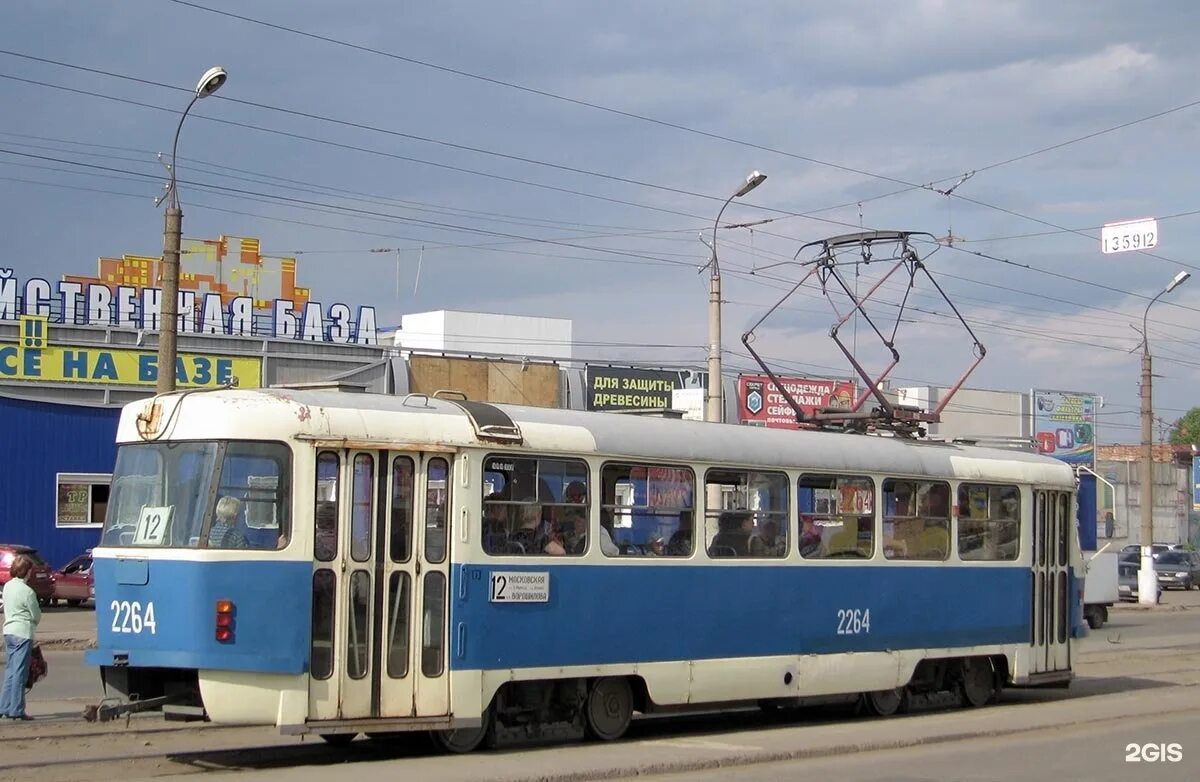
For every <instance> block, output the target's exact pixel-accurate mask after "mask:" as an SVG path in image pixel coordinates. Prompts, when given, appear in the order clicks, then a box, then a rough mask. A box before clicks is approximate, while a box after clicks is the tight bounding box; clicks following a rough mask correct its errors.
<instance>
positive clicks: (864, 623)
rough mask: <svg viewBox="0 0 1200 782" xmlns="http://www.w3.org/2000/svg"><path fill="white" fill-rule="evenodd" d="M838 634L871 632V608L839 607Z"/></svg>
mask: <svg viewBox="0 0 1200 782" xmlns="http://www.w3.org/2000/svg"><path fill="white" fill-rule="evenodd" d="M837 615H838V624H837V634H838V635H865V634H866V633H869V632H871V609H869V608H839V609H838V612H837Z"/></svg>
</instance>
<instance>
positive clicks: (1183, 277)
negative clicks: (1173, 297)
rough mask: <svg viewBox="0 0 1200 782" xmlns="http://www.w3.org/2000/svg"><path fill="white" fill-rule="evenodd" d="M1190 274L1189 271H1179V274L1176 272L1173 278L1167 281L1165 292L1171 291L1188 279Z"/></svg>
mask: <svg viewBox="0 0 1200 782" xmlns="http://www.w3.org/2000/svg"><path fill="white" fill-rule="evenodd" d="M1191 276H1192V273H1191V272H1180V273H1179V274H1176V275H1175V279H1173V280H1171V281H1170V282H1169V283H1167V293H1170V292H1171V291H1173V290H1175V289H1176V288H1178V287H1179V286H1180V285H1183V284H1184V283H1185V282H1187V281H1188V279H1189V278H1190V277H1191Z"/></svg>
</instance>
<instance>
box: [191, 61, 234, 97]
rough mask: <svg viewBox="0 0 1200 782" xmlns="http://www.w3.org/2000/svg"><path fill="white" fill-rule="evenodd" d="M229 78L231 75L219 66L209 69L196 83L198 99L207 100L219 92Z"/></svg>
mask: <svg viewBox="0 0 1200 782" xmlns="http://www.w3.org/2000/svg"><path fill="white" fill-rule="evenodd" d="M228 78H229V74H228V73H226V72H225V69H224V68H222V67H221V66H219V65H216V66H214V67H212V68H209V69H208V70H207V71H205V72H204V75H203V76H201V77H200V81H198V82H196V97H197V98H207V97H208V96H209V95H212V94H213V93H214V92H216V91H217V90H219V89H221V85H222V84H224V83H225V80H226V79H228Z"/></svg>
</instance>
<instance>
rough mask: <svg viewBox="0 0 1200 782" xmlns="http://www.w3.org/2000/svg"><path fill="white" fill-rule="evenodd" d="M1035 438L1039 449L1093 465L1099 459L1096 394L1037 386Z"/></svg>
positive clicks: (1035, 391)
mask: <svg viewBox="0 0 1200 782" xmlns="http://www.w3.org/2000/svg"><path fill="white" fill-rule="evenodd" d="M1030 397H1031V401H1032V402H1033V439H1034V441H1035V442H1036V443H1037V449H1038V453H1041V454H1045V455H1047V456H1053V457H1054V458H1055V459H1061V460H1063V461H1064V462H1067V463H1068V464H1076V465H1085V466H1088V467H1091V466H1093V465H1094V463H1095V461H1096V409H1097V407H1098V405H1097V397H1096V395H1095V394H1090V393H1083V392H1078V391H1045V390H1039V389H1036V388H1035V389H1033V391H1031V392H1030Z"/></svg>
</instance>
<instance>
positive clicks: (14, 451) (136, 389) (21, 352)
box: [0, 318, 392, 568]
mask: <svg viewBox="0 0 1200 782" xmlns="http://www.w3.org/2000/svg"><path fill="white" fill-rule="evenodd" d="M31 328H32V327H31V323H30V319H28V318H22V319H17V320H8V321H6V320H0V426H3V430H4V433H5V435H6V437H5V441H6V443H5V444H6V447H5V448H3V449H0V495H2V496H3V497H4V499H5V502H4V505H3V508H2V509H0V543H8V544H20V545H26V546H32V547H34V548H36V549H37V550H38V551H39V553H40V554H41V555H42V557H43V558H44V559H45V560H46V561H47V562H48V563H49V564H50V566H51V567H54V568H60V567H62V566H63V565H65V564H66V563H68V562H69V561H70V560H71V559H73V558H74V557H76V556H77V555H79V554H81V553H83V552H84V551H86V550H87V549H89V548H91V547H93V546H95V545H96V544H97V543H98V542H99V540H100V532H101V528H102V526H103V523H104V514H105V511H106V509H107V506H108V492H109V484H110V482H111V479H112V469H113V465H114V463H115V461H116V453H117V449H116V444H115V440H116V432H117V421H118V419H119V417H120V414H121V407H122V406H123V405H125V404H127V403H129V402H132V401H135V400H138V399H143V398H146V397H148V396H150V395H152V394H153V393H154V384H153V382H146V380H145V379H144V377H141V376H139V373H138V369H139V364H143V363H144V362H146V361H149V360H151V357H153V356H155V353H156V350H157V345H156V342H155V335H154V334H145V333H142V332H139V331H138V330H136V329H120V328H116V327H102V326H63V325H60V324H56V323H55V322H54V320H53V318H51V319H50V322H49V323H48V324H47V323H46V322H45V321H43V322H42V326H41V328H42V330H43V337H42V339H41V340H40V341H38V342H34V343H32V344H34V345H38V347H26V346H25V344H24V343H25V338H24V334H25V332H28V331H30V330H31ZM19 336H20V339H18V337H19ZM34 351H36V354H35V353H34ZM179 351H180V354H181V356H184V357H185V358H184V360H186V361H188V362H190V363H189V365H191V364H197V365H199V366H201V367H202V366H204V362H205V361H207V362H209V364H210V365H211V366H214V367H215V366H222V367H230V368H231V369H230V370H229V371H230V372H232V374H233V376H234V377H236V379H237V383H238V386H239V387H243V388H257V387H260V386H268V385H274V384H292V383H312V382H320V381H333V380H336V381H338V382H345V383H352V384H357V385H361V386H365V387H367V388H368V389H370V390H372V391H376V392H383V393H387V392H390V391H391V390H392V389H391V386H392V382H391V377H392V369H391V362H390V360H389V359H388V352H389V350H388V348H386V347H380V346H374V345H372V346H365V345H352V344H337V343H331V342H315V341H313V342H310V341H301V340H296V339H286V338H285V339H270V338H267V339H264V338H262V337H240V336H228V335H200V334H180V335H179ZM84 366H86V367H88V370H87V371H86V372H85V371H83V370H82V369H80V370H78V371H75V370H74V369H73V368H78V367H84ZM34 367H36V369H37V371H38V373H39V376H37V377H31V376H30V374H29V373H28V372H27V371H25V370H28V369H30V368H34ZM64 367H65V368H66V369H65V370H64ZM73 371H75V374H74V375H72V374H71V373H72V372H73ZM210 374H211V378H210V381H209V382H208V383H205V384H198V383H195V382H194V380H195V378H194V377H193V378H192V381H193V382H190V383H189V385H191V386H192V387H196V386H197V385H200V386H201V387H212V388H216V387H219V385H220V384H219V383H218V382H217V373H210ZM85 375H86V376H85ZM181 385H182V384H181Z"/></svg>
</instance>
